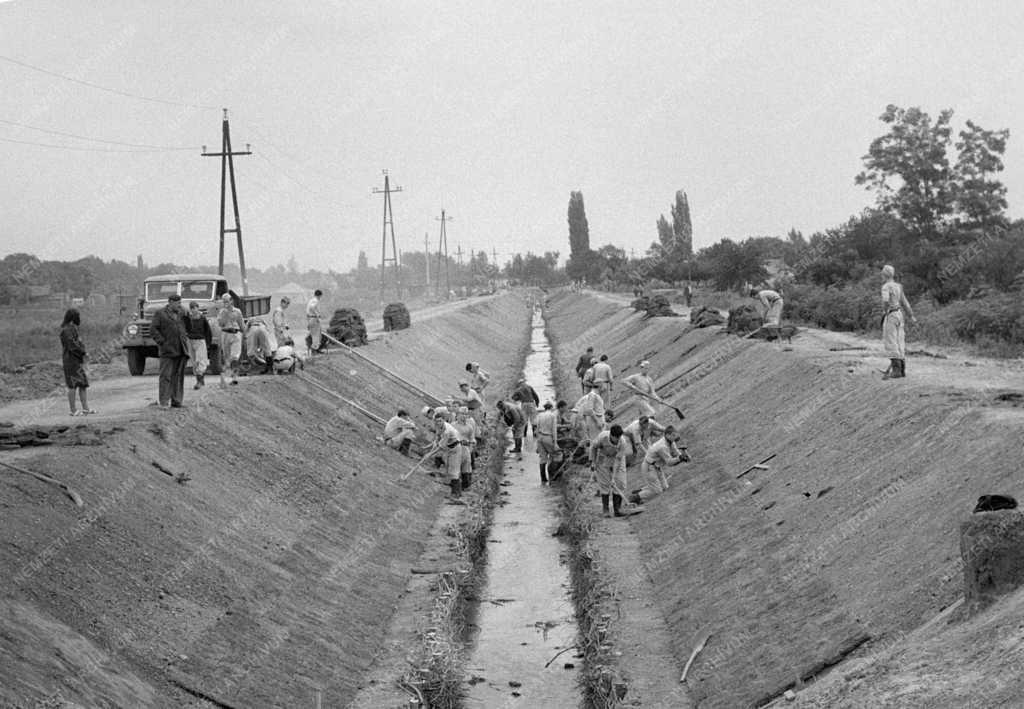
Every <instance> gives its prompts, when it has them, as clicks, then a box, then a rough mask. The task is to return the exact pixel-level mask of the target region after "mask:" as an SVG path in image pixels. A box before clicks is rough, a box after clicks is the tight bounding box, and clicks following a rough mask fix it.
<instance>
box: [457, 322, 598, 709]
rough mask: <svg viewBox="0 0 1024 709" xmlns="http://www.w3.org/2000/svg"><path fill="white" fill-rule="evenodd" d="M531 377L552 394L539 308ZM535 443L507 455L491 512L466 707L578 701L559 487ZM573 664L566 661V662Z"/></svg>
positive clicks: (527, 372) (544, 395) (543, 395)
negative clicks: (545, 476)
mask: <svg viewBox="0 0 1024 709" xmlns="http://www.w3.org/2000/svg"><path fill="white" fill-rule="evenodd" d="M524 376H525V377H526V381H527V382H528V383H529V384H530V386H532V387H533V388H534V389H535V390H536V391H537V395H538V396H539V397H540V400H541V405H543V403H544V402H545V401H551V402H552V403H554V401H555V392H554V387H553V385H552V382H551V351H550V347H549V345H548V341H547V337H546V336H545V334H544V320H543V318H542V317H541V316H540V315H539V314H535V315H534V320H533V335H532V338H531V352H530V354H529V355H528V356H527V358H526V364H525V366H524ZM538 465H539V464H538V461H537V453H536V444H535V442H534V439H533V437H532V435H531V436H528V437H527V438H526V439H525V441H524V443H523V460H522V461H518V460H516V458H515V456H514V455H508V456H506V459H505V470H506V476H505V480H504V481H503V483H502V485H503V487H502V490H504V491H505V492H507V493H508V494H507V495H503V496H502V500H503V501H504V502H505V504H503V505H500V506H499V507H497V508H496V509H495V512H494V523H493V526H492V528H491V534H490V537H489V538H488V545H489V546H488V554H489V555H488V566H487V580H486V585H485V586H484V588H483V589H482V591H481V593H480V609H479V612H478V615H477V625H478V631H477V634H476V636H475V638H474V641H475V644H474V649H473V653H472V655H471V657H470V661H469V663H468V666H467V676H466V680H467V683H468V684H467V698H466V702H465V705H466V706H469V707H514V706H522V707H575V706H578V705H579V702H580V693H579V689H578V687H577V684H576V682H577V677H578V668H579V663H580V662H581V660H578V659H576V657H575V655H576V651H575V650H568V651H567V652H565V653H563V654H562V655H559V657H558V658H557V659H556V660H554V661H553V662H551V664H550V665H549V666H548V667H546V668H545V666H544V665H545V664H546V663H547V662H548V661H549V660H551V659H552V658H553V657H554V656H555V655H557V654H558V653H559V651H561V650H565V649H566V648H569V647H571V646H573V645H574V644H575V643H576V635H577V628H576V619H575V616H574V612H573V605H572V599H571V598H570V592H569V569H568V567H567V566H566V565H565V564H564V563H563V556H564V555H565V554H566V553H567V549H566V547H565V545H564V544H563V543H562V542H561V541H559V538H557V537H553V536H552V534H553V533H554V532H555V530H556V528H557V527H558V500H559V498H560V495H559V494H558V491H557V488H548V487H547V486H542V485H541V483H540V472H539V469H538ZM567 665H568V666H567Z"/></svg>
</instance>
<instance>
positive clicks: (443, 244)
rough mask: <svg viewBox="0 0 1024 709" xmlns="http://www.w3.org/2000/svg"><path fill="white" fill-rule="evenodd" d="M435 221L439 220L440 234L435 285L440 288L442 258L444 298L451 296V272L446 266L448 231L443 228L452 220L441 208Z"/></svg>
mask: <svg viewBox="0 0 1024 709" xmlns="http://www.w3.org/2000/svg"><path fill="white" fill-rule="evenodd" d="M434 219H436V220H437V221H439V222H441V234H440V235H439V236H438V237H437V287H438V289H440V288H441V261H442V259H443V260H444V287H445V291H444V297H445V300H447V299H448V298H450V297H451V292H452V279H451V272H450V270H449V268H448V232H447V230H446V229H445V224H447V223H448V222H450V221H452V218H451V217H449V216H448V215H447V214H445V211H444V210H443V209H442V210H441V216H440V217H434Z"/></svg>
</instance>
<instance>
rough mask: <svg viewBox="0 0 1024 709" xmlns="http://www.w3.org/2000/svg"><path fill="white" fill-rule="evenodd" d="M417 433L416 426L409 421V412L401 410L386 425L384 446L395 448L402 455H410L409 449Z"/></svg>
mask: <svg viewBox="0 0 1024 709" xmlns="http://www.w3.org/2000/svg"><path fill="white" fill-rule="evenodd" d="M415 431H416V424H415V423H413V422H412V420H410V419H409V412H407V411H406V410H405V409H399V410H398V412H397V413H396V414H395V415H394V416H392V417H391V418H390V419H388V422H387V423H386V424H384V444H385V445H386V446H387V447H388V448H394V449H395V450H396V451H398V452H399V453H401V454H402V455H409V448H411V447H412V442H413V439H415V437H416V433H415Z"/></svg>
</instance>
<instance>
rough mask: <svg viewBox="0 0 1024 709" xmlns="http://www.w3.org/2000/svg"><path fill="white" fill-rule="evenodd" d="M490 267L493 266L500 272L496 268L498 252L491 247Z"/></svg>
mask: <svg viewBox="0 0 1024 709" xmlns="http://www.w3.org/2000/svg"><path fill="white" fill-rule="evenodd" d="M491 265H493V266H494V267H495V268H496V269H498V270H499V271H500V270H501V269H500V268H499V267H498V251H497V249H495V248H494V247H493V246H492V247H491Z"/></svg>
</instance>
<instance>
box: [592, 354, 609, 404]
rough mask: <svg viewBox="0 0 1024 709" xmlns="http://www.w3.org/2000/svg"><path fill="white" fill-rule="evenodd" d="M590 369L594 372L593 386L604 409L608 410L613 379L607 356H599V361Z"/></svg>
mask: <svg viewBox="0 0 1024 709" xmlns="http://www.w3.org/2000/svg"><path fill="white" fill-rule="evenodd" d="M592 369H593V372H594V378H593V384H594V386H595V387H596V388H597V391H598V393H599V394H600V395H601V399H602V400H603V401H604V408H606V409H610V408H611V406H612V385H613V384H614V378H613V377H612V366H611V365H610V364H608V355H606V354H603V355H601V360H600V361H599V362H598V363H597V364H595V365H594V366H593V367H592Z"/></svg>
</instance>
